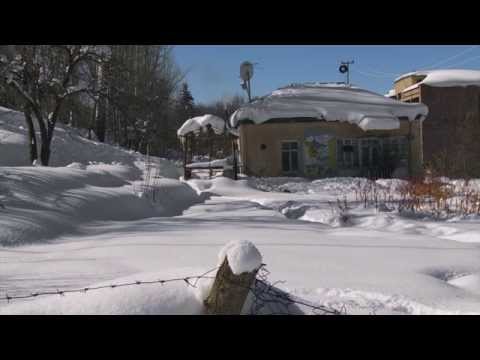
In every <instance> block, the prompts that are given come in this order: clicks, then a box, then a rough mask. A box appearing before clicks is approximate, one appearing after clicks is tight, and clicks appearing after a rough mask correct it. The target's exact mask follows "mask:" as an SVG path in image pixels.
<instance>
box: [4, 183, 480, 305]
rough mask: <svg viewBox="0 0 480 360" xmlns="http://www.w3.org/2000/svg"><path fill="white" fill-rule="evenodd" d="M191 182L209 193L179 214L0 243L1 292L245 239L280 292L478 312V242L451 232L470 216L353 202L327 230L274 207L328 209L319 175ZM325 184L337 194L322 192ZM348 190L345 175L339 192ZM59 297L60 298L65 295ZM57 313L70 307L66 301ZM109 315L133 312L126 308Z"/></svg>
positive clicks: (206, 262) (118, 272)
mask: <svg viewBox="0 0 480 360" xmlns="http://www.w3.org/2000/svg"><path fill="white" fill-rule="evenodd" d="M264 181H267V180H264ZM352 181H354V180H353V179H352ZM189 183H190V184H191V185H192V186H193V187H194V188H195V189H196V191H197V192H199V193H204V194H206V193H207V194H208V197H209V200H206V201H205V202H203V203H199V204H197V205H194V206H192V207H190V208H189V209H187V210H185V211H184V212H183V214H182V215H179V216H174V217H154V218H149V219H142V220H134V221H102V222H94V223H88V224H86V225H84V226H82V233H81V234H69V235H64V236H62V237H60V238H57V240H56V241H55V243H52V244H48V245H43V244H37V245H29V246H22V247H18V248H15V250H13V249H11V248H2V250H0V256H1V258H2V268H3V269H4V270H3V278H2V284H1V286H2V289H1V290H0V292H1V291H5V290H9V291H10V292H12V294H14V293H24V292H25V291H29V290H30V289H35V290H39V289H40V290H46V289H52V288H53V289H56V288H64V287H66V288H69V287H81V286H86V285H89V284H92V283H97V282H99V281H111V282H115V281H117V280H118V279H119V278H120V279H121V278H122V277H124V276H130V275H132V274H137V275H136V278H137V279H141V280H143V277H144V274H145V276H146V277H147V278H148V276H150V275H147V274H148V273H152V272H154V273H159V272H162V271H168V272H169V273H172V274H174V273H176V269H177V268H179V269H182V268H196V269H197V268H198V269H201V270H202V271H206V270H208V269H211V268H212V266H215V265H216V260H215V259H216V254H217V253H218V251H219V249H221V248H222V247H223V246H224V245H225V244H226V243H228V242H229V241H231V240H249V241H251V242H253V243H254V244H255V246H256V247H257V248H258V249H259V251H260V253H261V255H262V258H263V262H265V263H266V266H267V269H268V270H269V271H270V273H271V275H270V280H271V281H276V280H283V281H285V282H284V283H282V284H279V285H277V286H278V287H279V288H280V289H282V290H285V291H288V292H289V293H291V294H294V295H296V296H299V297H301V298H302V299H307V300H308V301H312V302H314V303H317V304H323V305H326V306H331V307H335V308H337V309H338V308H339V307H340V306H346V310H347V312H348V313H359V314H369V313H377V314H437V313H439V314H444V313H445V314H451V313H480V301H479V300H480V294H479V293H478V291H479V288H478V282H475V281H474V280H469V281H464V282H466V283H467V284H464V283H463V282H462V281H461V280H459V279H461V278H462V277H465V276H470V277H473V279H475V277H476V276H478V274H479V273H480V263H479V262H478V259H479V255H480V253H479V247H478V241H480V239H478V238H477V239H478V240H477V242H473V241H475V238H472V237H471V236H470V235H468V236H469V238H470V239H471V240H472V242H468V243H467V242H460V241H456V240H457V239H455V238H453V239H452V238H451V237H452V236H453V237H455V236H459V235H461V234H469V233H470V234H478V230H476V229H478V228H479V226H478V225H479V223H478V220H469V221H467V220H459V221H457V222H455V221H454V222H451V223H450V222H449V223H448V224H447V223H444V222H442V223H437V222H435V221H433V220H432V219H427V220H422V219H416V218H411V219H410V218H403V217H401V216H400V215H398V214H395V213H390V212H381V211H378V212H377V211H376V210H374V209H366V210H365V211H363V213H362V210H361V209H358V211H357V212H355V211H353V214H352V216H353V219H355V221H354V222H353V223H352V224H349V225H347V226H331V224H329V223H328V222H327V223H325V222H323V221H321V220H320V221H318V219H316V220H315V219H314V220H313V221H303V220H301V219H299V218H295V217H290V218H289V217H286V216H285V215H284V214H282V211H281V209H282V208H283V209H285V208H288V206H289V205H288V204H290V205H292V204H293V205H294V206H298V205H300V206H306V207H307V210H312V211H313V209H317V210H319V211H321V210H322V209H326V211H330V210H329V209H330V205H328V201H332V200H333V199H335V198H336V197H337V196H338V193H341V192H342V189H341V188H342V185H341V183H339V182H336V181H334V180H333V179H332V180H330V184H329V181H327V180H324V184H323V185H324V187H323V188H322V187H321V186H318V183H317V185H315V186H313V189H311V190H312V191H310V192H308V191H307V192H303V191H302V192H299V193H295V192H291V193H280V192H265V191H261V190H258V189H255V188H254V187H252V185H251V184H252V183H254V182H253V181H252V179H245V180H240V181H236V182H235V181H233V180H230V179H226V178H221V177H220V178H216V179H213V180H191V181H189ZM302 183H305V182H302ZM333 183H337V185H336V186H337V190H336V191H331V190H328V189H331V187H330V185H332V184H333ZM326 185H329V186H326ZM348 186H350V185H349V183H348V181H347V180H345V183H344V185H343V188H344V189H347V188H348ZM325 188H327V190H325ZM343 192H345V191H343ZM307 213H308V212H307ZM464 236H467V235H464ZM477 236H478V235H477ZM32 266H33V268H32ZM33 269H34V270H33ZM195 272H196V273H198V271H195ZM192 273H193V274H194V272H193V271H192ZM190 275H192V274H190ZM455 279H457V283H456V282H455V281H454V280H455ZM466 279H468V278H466ZM152 286H153V285H152ZM153 288H154V289H157V290H151V291H152V292H154V293H155V294H156V295H152V296H157V297H160V298H161V297H162V296H163V295H161V293H156V292H155V291H158V292H161V291H163V290H161V288H158V287H155V286H153ZM105 291H106V292H108V291H110V290H108V289H107V290H105ZM111 291H116V290H111ZM148 291H150V290H148ZM179 291H180V290H179ZM181 291H184V290H181ZM185 291H187V290H185ZM69 296H70V295H66V296H65V297H62V298H61V299H64V300H65V301H67V299H68V297H69ZM82 296H83V297H85V300H83V301H84V302H85V305H84V306H85V308H82V310H81V311H80V310H79V311H80V312H81V313H90V312H94V313H103V312H104V311H106V310H105V309H106V305H103V307H102V306H98V307H97V305H96V302H95V301H93V300H92V301H90V300H88V298H89V296H90V295H89V294H79V295H78V297H80V298H82ZM111 296H112V297H111V301H112V302H114V301H116V300H115V297H114V296H115V295H113V294H112V295H111ZM125 296H127V295H125ZM131 296H132V297H133V298H135V297H136V296H139V297H141V298H142V296H141V295H140V294H138V295H135V294H134V293H132V294H131ZM165 296H167V295H165ZM185 296H186V295H185ZM53 298H56V296H54V297H53ZM82 299H83V298H82ZM152 299H153V298H152ZM38 301H40V299H39V300H38ZM54 301H56V302H57V301H62V300H58V299H57V300H54ZM125 301H126V300H125ZM142 301H143V300H139V303H142ZM152 301H153V300H152ZM36 302H37V300H34V301H31V302H30V303H31V305H30V306H29V307H28V311H27V309H26V308H23V307H22V306H26V305H22V306H20V305H17V304H20V303H21V302H20V303H12V304H10V305H6V306H5V307H4V308H3V309H2V311H3V313H13V312H15V313H16V312H23V310H22V309H25V311H27V312H30V313H31V312H32V311H34V312H40V313H44V312H47V313H48V311H47V310H45V306H46V307H48V308H50V309H51V307H50V305H49V304H48V301H47V300H45V299H43V300H42V303H38V305H35V304H36ZM134 303H135V301H131V302H129V304H134ZM42 304H43V305H42ZM4 305H5V304H4ZM37 306H38V307H37ZM65 306H66V305H65ZM132 306H133V305H132ZM152 306H153V305H152ZM189 306H190V305H189ZM186 308H187V309H193V307H192V308H190V307H186ZM32 309H33V310H32ZM35 309H36V310H35ZM60 309H62V307H60ZM63 309H66V310H65V311H66V312H68V313H71V312H72V311H73V312H75V311H74V310H69V309H70V308H69V307H68V306H66V307H64V308H63ZM102 309H103V310H102ZM145 311H146V313H150V310H148V311H147V310H145ZM152 311H158V312H161V309H160V310H159V309H158V308H155V310H152ZM178 311H180V310H178ZM107 312H108V311H107ZM174 312H175V311H174ZM108 313H111V312H108ZM118 313H138V311H137V309H135V308H134V309H129V308H128V306H125V307H124V308H121V309H120V308H118ZM192 313H197V312H196V310H195V311H193V310H192Z"/></svg>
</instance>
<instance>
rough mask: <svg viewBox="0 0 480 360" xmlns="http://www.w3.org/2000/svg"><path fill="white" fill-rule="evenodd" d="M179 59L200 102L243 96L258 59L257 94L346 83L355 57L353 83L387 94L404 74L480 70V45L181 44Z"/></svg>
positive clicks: (177, 52)
mask: <svg viewBox="0 0 480 360" xmlns="http://www.w3.org/2000/svg"><path fill="white" fill-rule="evenodd" d="M174 54H175V58H176V61H177V63H178V64H179V65H180V67H181V68H182V70H183V71H186V73H187V75H186V80H187V82H188V84H189V85H190V89H191V91H192V94H193V96H194V98H195V101H196V102H203V103H205V102H210V101H215V100H219V99H221V98H222V97H225V96H232V95H235V94H242V95H244V94H245V92H244V91H243V90H242V89H241V88H240V78H239V66H240V63H241V62H242V61H244V60H249V61H251V62H254V63H258V65H257V66H256V68H255V75H254V78H253V80H252V93H253V94H252V95H254V96H259V95H265V94H268V93H269V92H271V91H273V90H275V89H277V88H278V87H280V86H284V85H287V84H289V83H292V82H305V81H322V82H325V81H344V80H345V76H344V75H342V74H340V73H339V72H338V66H339V63H340V61H343V60H352V59H353V60H354V61H355V64H353V65H352V66H351V75H350V82H351V83H352V84H355V85H357V86H361V87H364V88H366V89H369V90H372V91H377V92H379V93H381V94H384V93H386V92H387V91H388V90H389V89H391V88H392V84H393V79H395V77H396V76H398V75H399V74H402V73H406V72H410V71H414V70H420V69H427V68H466V69H480V46H419V45H417V46H363V45H356V46H278V45H275V46H273V45H272V46H270V45H256V46H242V45H235V46H233V45H224V46H210V45H208V46H207V45H195V46H186V45H182V46H180V45H179V46H176V47H175V49H174Z"/></svg>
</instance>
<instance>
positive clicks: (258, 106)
mask: <svg viewBox="0 0 480 360" xmlns="http://www.w3.org/2000/svg"><path fill="white" fill-rule="evenodd" d="M427 114H428V108H427V107H426V106H425V105H423V104H411V103H404V102H400V101H397V100H394V99H389V98H386V97H385V96H383V95H380V94H377V93H374V92H370V91H367V90H364V89H360V88H357V87H353V86H348V85H340V84H334V86H333V85H331V84H330V85H328V84H294V85H290V86H288V87H285V88H280V89H278V90H276V91H274V92H272V93H271V94H270V95H268V96H265V97H263V98H261V99H259V100H256V101H254V102H253V103H250V104H247V105H245V106H243V107H241V108H240V109H238V110H237V111H235V112H234V113H233V114H232V116H231V117H230V125H231V127H234V128H236V127H238V126H239V124H240V122H241V121H243V120H250V121H253V122H254V123H255V124H262V123H264V122H267V121H269V120H271V119H282V118H314V119H319V120H325V121H344V122H349V123H351V124H354V125H358V126H359V127H360V128H361V129H362V130H364V131H367V130H393V129H398V128H399V127H400V120H399V118H408V119H409V120H410V121H413V120H423V119H425V117H426V116H427Z"/></svg>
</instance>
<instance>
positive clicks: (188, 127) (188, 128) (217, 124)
mask: <svg viewBox="0 0 480 360" xmlns="http://www.w3.org/2000/svg"><path fill="white" fill-rule="evenodd" d="M208 125H210V126H211V127H212V130H213V131H214V132H215V134H218V135H220V134H223V132H224V131H225V120H223V119H222V118H220V117H218V116H215V115H210V114H206V115H203V116H197V117H193V118H191V119H188V120H187V121H185V122H184V123H183V125H182V126H181V127H180V129H178V131H177V135H178V136H180V137H182V136H185V135H187V134H189V133H199V132H200V131H202V130H203V131H205V130H206V129H207V126H208Z"/></svg>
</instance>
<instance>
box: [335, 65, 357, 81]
mask: <svg viewBox="0 0 480 360" xmlns="http://www.w3.org/2000/svg"><path fill="white" fill-rule="evenodd" d="M352 64H354V61H353V60H351V61H342V62H341V63H340V67H339V68H338V71H340V72H341V73H342V74H345V73H346V74H347V85H350V65H352Z"/></svg>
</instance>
